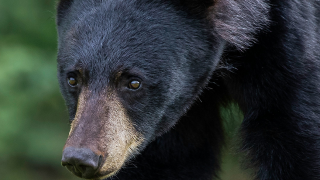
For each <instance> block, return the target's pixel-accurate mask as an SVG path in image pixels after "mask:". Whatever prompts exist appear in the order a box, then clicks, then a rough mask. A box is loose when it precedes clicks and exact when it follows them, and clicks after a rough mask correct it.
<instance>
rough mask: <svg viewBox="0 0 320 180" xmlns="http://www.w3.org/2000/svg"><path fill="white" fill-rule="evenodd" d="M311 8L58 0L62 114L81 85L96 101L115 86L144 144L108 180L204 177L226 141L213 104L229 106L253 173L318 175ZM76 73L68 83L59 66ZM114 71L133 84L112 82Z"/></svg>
mask: <svg viewBox="0 0 320 180" xmlns="http://www.w3.org/2000/svg"><path fill="white" fill-rule="evenodd" d="M319 14H320V1H317V0H301V1H297V0H286V1H285V0H243V1H235V0H215V1H213V0H212V1H210V0H202V1H199V0H188V1H182V0H130V1H124V0H101V1H95V0H74V1H71V0H70V1H66V0H64V1H61V2H60V3H59V6H58V17H57V24H58V34H59V53H58V71H59V75H58V76H59V81H60V87H61V91H62V94H63V96H64V98H65V99H66V103H67V106H68V109H69V113H70V120H72V119H74V117H75V114H76V111H77V104H78V97H79V94H80V93H81V92H82V89H83V88H87V89H89V90H90V92H91V94H90V95H89V96H90V97H91V96H92V97H98V98H99V97H101V96H105V94H103V93H105V92H111V90H112V92H116V94H117V95H118V96H119V97H120V101H121V103H122V104H123V106H124V107H125V109H126V110H127V114H128V116H130V117H131V119H132V121H133V122H132V123H133V124H134V126H135V128H136V129H137V130H138V131H139V132H141V133H142V134H143V135H144V137H145V141H144V143H143V144H142V145H141V146H140V147H139V148H138V149H137V150H136V151H138V152H139V153H140V154H139V155H136V156H135V157H134V158H131V159H130V160H129V162H128V163H127V164H126V165H125V166H124V167H122V169H121V170H120V171H119V172H118V173H117V175H116V176H114V177H110V179H120V180H129V179H130V180H150V179H154V180H179V179H181V180H209V179H212V178H213V177H215V176H217V171H218V170H219V163H220V148H221V146H222V145H223V130H222V125H221V124H222V122H221V117H220V114H219V107H220V106H221V105H225V104H227V103H229V102H236V103H237V104H238V105H239V107H240V109H241V110H242V111H243V113H244V121H243V123H242V127H241V134H242V140H243V142H242V144H243V146H242V148H241V150H242V151H244V152H245V154H248V156H247V161H248V164H249V165H250V166H251V167H252V168H253V169H254V170H255V172H256V174H255V178H256V179H260V180H319V179H320V129H319V128H320V119H319V118H320V52H319V48H320V47H319V45H320V42H319V39H320V35H319V34H320V30H319V27H320V22H319V18H318V17H317V16H319ZM79 69H80V70H81V71H83V72H82V73H81V79H82V80H81V81H82V84H81V87H79V88H78V89H72V90H71V89H70V87H69V86H68V85H67V83H66V77H67V74H68V73H70V72H76V71H79ZM230 69H232V70H230ZM120 71H121V72H125V73H127V74H128V76H132V74H134V75H135V76H138V77H139V78H141V79H142V83H143V86H142V89H141V90H140V91H139V92H137V93H133V92H126V91H124V90H122V89H121V88H120V90H119V88H118V86H119V83H118V82H116V81H115V80H114V79H116V78H115V76H116V75H115V74H116V73H118V72H120ZM141 74H142V75H141ZM209 80H210V82H212V83H209ZM124 81H125V82H127V79H126V78H124ZM120 84H121V83H120ZM124 84H125V83H124ZM122 85H123V84H122ZM106 88H107V89H111V90H110V91H105V89H106ZM101 106H103V105H101ZM178 120H179V122H178ZM177 122H178V123H177ZM174 125H175V126H174Z"/></svg>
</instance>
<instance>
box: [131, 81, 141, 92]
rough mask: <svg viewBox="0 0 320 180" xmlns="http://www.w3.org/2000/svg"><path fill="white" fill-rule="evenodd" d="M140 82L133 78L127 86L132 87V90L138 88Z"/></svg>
mask: <svg viewBox="0 0 320 180" xmlns="http://www.w3.org/2000/svg"><path fill="white" fill-rule="evenodd" d="M140 84H141V83H140V82H139V81H137V80H133V81H131V82H130V83H129V88H130V89H134V90H136V89H139V87H140Z"/></svg>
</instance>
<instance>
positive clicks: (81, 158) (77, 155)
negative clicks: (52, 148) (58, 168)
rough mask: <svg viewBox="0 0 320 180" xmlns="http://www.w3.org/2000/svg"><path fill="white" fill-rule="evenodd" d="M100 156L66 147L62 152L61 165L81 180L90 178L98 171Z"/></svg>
mask: <svg viewBox="0 0 320 180" xmlns="http://www.w3.org/2000/svg"><path fill="white" fill-rule="evenodd" d="M100 163H101V156H99V155H97V154H95V153H94V152H93V151H91V150H90V149H87V148H73V147H67V148H65V150H64V151H63V156H62V160H61V165H62V166H65V167H66V168H67V169H68V170H69V171H71V172H72V173H74V174H75V175H77V176H79V177H83V178H90V177H92V176H93V175H94V174H95V173H96V172H97V170H98V168H99V164H100Z"/></svg>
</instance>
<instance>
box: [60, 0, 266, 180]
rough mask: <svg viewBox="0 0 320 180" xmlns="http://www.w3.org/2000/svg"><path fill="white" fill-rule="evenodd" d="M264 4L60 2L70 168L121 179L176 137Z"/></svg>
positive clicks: (248, 36)
mask: <svg viewBox="0 0 320 180" xmlns="http://www.w3.org/2000/svg"><path fill="white" fill-rule="evenodd" d="M267 14H268V6H267V4H266V3H264V1H262V0H250V1H247V0H245V1H234V0H202V1H200V0H187V1H183V0H127V1H125V0H100V1H97V0H61V1H60V2H59V4H58V15H57V26H58V36H59V39H58V78H59V83H60V88H61V92H62V94H63V97H64V99H65V101H66V104H67V107H68V110H69V115H70V123H71V129H70V133H69V137H68V139H67V142H66V144H65V147H64V152H63V158H62V164H63V165H64V166H66V167H67V168H68V169H69V170H70V171H72V172H73V173H74V174H75V175H77V176H79V177H83V178H89V179H102V178H106V177H109V176H111V175H113V174H115V173H116V172H117V171H119V170H120V169H121V167H123V166H124V164H125V163H126V162H128V161H130V159H131V158H133V157H134V156H135V155H136V154H137V153H139V152H141V150H143V149H144V148H145V147H146V146H147V145H148V143H150V142H151V141H152V140H154V139H155V138H156V137H157V136H160V135H162V134H163V133H165V132H166V131H168V130H169V129H170V128H171V127H172V126H173V125H174V124H175V123H176V122H177V121H178V120H179V118H180V117H181V116H182V115H183V114H184V113H185V112H186V111H187V110H188V108H189V107H190V106H191V105H192V103H193V102H194V100H195V99H196V98H197V97H198V96H199V94H200V93H201V90H202V89H203V88H204V87H205V86H206V85H207V82H208V80H209V79H210V77H211V75H212V73H213V71H214V70H215V69H216V67H217V64H218V63H219V60H220V58H221V55H222V53H223V51H224V49H225V48H226V47H227V46H234V47H236V48H238V49H240V50H242V49H244V48H246V47H248V46H249V45H250V43H252V42H253V41H254V34H255V33H256V32H257V31H258V30H259V29H260V28H261V27H262V26H263V24H264V23H266V22H267V19H268V17H267Z"/></svg>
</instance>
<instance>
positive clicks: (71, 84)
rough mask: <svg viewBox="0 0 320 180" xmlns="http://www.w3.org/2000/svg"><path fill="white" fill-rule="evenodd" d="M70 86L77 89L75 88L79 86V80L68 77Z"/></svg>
mask: <svg viewBox="0 0 320 180" xmlns="http://www.w3.org/2000/svg"><path fill="white" fill-rule="evenodd" d="M68 84H69V85H70V86H71V87H75V86H76V85H77V84H78V81H77V79H76V78H75V77H74V76H69V77H68Z"/></svg>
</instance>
